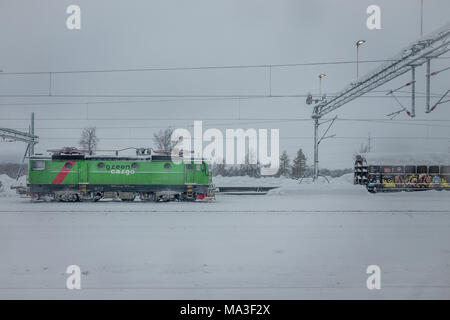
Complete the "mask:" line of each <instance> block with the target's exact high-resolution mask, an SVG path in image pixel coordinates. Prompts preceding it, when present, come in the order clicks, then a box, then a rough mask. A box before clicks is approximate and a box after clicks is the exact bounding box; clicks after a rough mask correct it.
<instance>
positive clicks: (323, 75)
mask: <svg viewBox="0 0 450 320" xmlns="http://www.w3.org/2000/svg"><path fill="white" fill-rule="evenodd" d="M325 76H326V74H325V73H321V74H319V99H322V78H323V77H325Z"/></svg>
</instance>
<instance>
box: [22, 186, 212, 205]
mask: <svg viewBox="0 0 450 320" xmlns="http://www.w3.org/2000/svg"><path fill="white" fill-rule="evenodd" d="M182 187H183V188H180V187H179V186H177V187H176V188H174V189H175V190H170V188H169V187H168V186H163V187H162V188H161V187H160V189H159V190H158V188H157V187H155V186H152V190H139V189H140V188H136V187H134V186H133V187H131V188H129V190H126V189H125V190H124V188H123V187H119V188H118V189H119V190H114V191H113V190H111V189H113V187H111V186H108V187H106V188H105V187H104V188H101V187H99V186H92V187H90V188H89V189H91V190H89V189H88V188H86V187H82V188H80V187H78V186H76V188H75V186H72V187H70V186H64V188H63V189H61V190H54V189H55V186H48V185H39V186H36V185H34V186H32V187H31V190H30V195H31V199H32V200H33V201H45V202H50V201H61V202H79V201H81V202H95V201H99V200H102V199H111V200H116V201H124V202H131V201H134V200H136V199H139V200H140V201H148V202H166V201H195V200H211V199H213V198H214V189H215V188H213V187H212V186H195V189H194V188H185V187H184V186H182ZM56 188H57V187H56ZM52 189H53V190H52ZM80 189H81V190H80ZM130 189H131V190H130ZM144 189H145V188H144ZM146 189H148V188H146ZM161 189H163V190H161Z"/></svg>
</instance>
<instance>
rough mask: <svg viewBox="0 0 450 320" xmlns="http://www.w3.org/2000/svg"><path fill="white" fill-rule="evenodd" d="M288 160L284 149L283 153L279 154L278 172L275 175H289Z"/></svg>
mask: <svg viewBox="0 0 450 320" xmlns="http://www.w3.org/2000/svg"><path fill="white" fill-rule="evenodd" d="M290 174H291V173H290V160H289V156H288V154H287V152H286V150H285V151H283V154H282V155H281V156H280V168H279V169H278V173H277V174H276V176H277V177H280V176H284V177H289V176H290Z"/></svg>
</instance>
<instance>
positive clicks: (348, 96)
mask: <svg viewBox="0 0 450 320" xmlns="http://www.w3.org/2000/svg"><path fill="white" fill-rule="evenodd" d="M448 51H450V23H448V24H446V25H445V26H444V27H442V28H441V29H439V30H437V31H435V32H433V33H432V34H430V35H428V36H425V37H422V38H421V39H419V40H418V41H416V42H414V43H413V44H411V45H409V46H408V47H406V48H404V49H403V50H402V51H401V52H400V53H399V54H397V55H396V56H395V57H393V58H392V59H390V60H389V62H387V63H385V64H383V65H381V66H380V67H378V68H376V69H375V70H373V71H372V72H370V73H368V74H367V75H366V76H364V77H361V78H359V79H357V80H356V81H355V82H352V83H350V84H349V85H348V86H347V87H345V88H344V89H343V90H341V91H340V92H339V93H338V94H337V95H335V96H334V97H333V98H331V99H329V100H328V99H322V100H320V101H319V102H318V103H317V104H316V105H315V106H314V110H313V114H312V116H311V117H312V118H313V119H314V179H317V177H318V174H319V169H318V164H319V154H318V147H319V145H318V142H319V140H318V134H319V119H320V118H322V117H323V116H324V115H326V114H328V113H330V112H332V111H333V110H336V109H338V108H340V107H342V106H343V105H344V104H346V103H348V102H350V101H352V100H354V99H356V98H358V97H360V96H362V95H364V94H366V93H368V92H370V91H372V90H374V89H376V88H377V87H379V86H381V85H383V84H385V83H387V82H389V81H391V80H392V79H394V78H397V77H399V76H401V75H403V74H405V73H407V72H409V71H411V74H412V81H411V84H412V88H413V89H412V101H411V107H412V110H411V113H410V114H411V116H414V115H415V70H416V67H418V66H421V65H423V64H424V63H427V68H429V64H430V61H431V59H433V58H437V57H439V56H441V55H442V54H444V53H446V52H448ZM428 71H429V70H428ZM430 75H431V74H430V72H428V73H427V111H428V112H430V111H432V110H433V109H434V107H435V106H436V105H437V104H436V105H435V106H434V107H433V108H430V107H429V105H428V104H429V96H430V90H429V77H430ZM444 96H445V95H444ZM439 103H441V101H439Z"/></svg>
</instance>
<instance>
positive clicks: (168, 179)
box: [28, 148, 215, 201]
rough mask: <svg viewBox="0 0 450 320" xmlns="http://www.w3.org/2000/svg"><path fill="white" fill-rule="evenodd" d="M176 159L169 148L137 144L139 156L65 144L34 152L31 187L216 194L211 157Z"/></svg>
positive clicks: (39, 190) (61, 191)
mask: <svg viewBox="0 0 450 320" xmlns="http://www.w3.org/2000/svg"><path fill="white" fill-rule="evenodd" d="M177 160H180V161H173V159H172V157H171V155H170V154H168V153H165V154H164V153H163V154H154V152H152V150H151V149H137V152H136V156H118V155H117V153H116V155H114V156H98V155H88V154H85V153H84V152H82V151H79V150H76V149H73V148H66V149H62V150H58V151H57V152H54V153H53V154H52V156H51V157H42V156H41V157H39V156H33V157H31V158H30V163H29V173H28V192H29V194H30V195H31V198H32V199H33V200H46V201H49V200H50V201H52V200H56V201H98V200H100V199H103V198H113V199H121V200H122V201H133V200H134V199H135V198H136V197H139V198H140V199H141V200H144V201H168V200H179V201H182V200H207V199H211V198H213V197H214V190H215V188H214V185H213V184H212V174H211V170H210V166H209V164H208V162H206V161H205V160H204V159H194V158H192V159H191V160H190V161H183V159H182V158H180V159H177Z"/></svg>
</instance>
